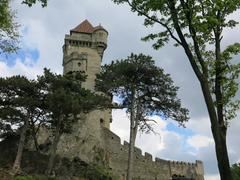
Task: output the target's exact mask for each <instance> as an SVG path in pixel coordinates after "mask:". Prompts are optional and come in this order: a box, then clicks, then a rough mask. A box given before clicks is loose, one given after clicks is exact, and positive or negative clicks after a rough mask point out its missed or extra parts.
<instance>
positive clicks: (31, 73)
mask: <svg viewBox="0 0 240 180" xmlns="http://www.w3.org/2000/svg"><path fill="white" fill-rule="evenodd" d="M42 73H43V70H42V69H39V68H38V67H37V66H36V64H33V63H32V60H30V59H28V58H27V59H26V63H25V62H22V61H21V60H19V59H17V60H16V64H15V65H14V66H11V67H9V66H7V64H6V63H5V62H3V61H0V76H1V77H9V76H14V75H19V74H20V75H24V76H26V77H28V78H30V79H34V78H36V77H37V75H39V74H42Z"/></svg>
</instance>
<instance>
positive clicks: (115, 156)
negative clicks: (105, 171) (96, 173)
mask: <svg viewBox="0 0 240 180" xmlns="http://www.w3.org/2000/svg"><path fill="white" fill-rule="evenodd" d="M103 132H104V139H105V148H106V149H105V150H106V153H107V156H108V163H109V167H110V168H111V169H112V171H113V173H114V174H117V175H119V176H121V177H122V179H124V178H125V177H126V171H127V159H128V147H129V143H128V142H126V141H124V143H123V144H121V139H120V137H119V136H117V135H116V134H114V133H113V132H112V131H110V130H109V129H107V128H104V127H103ZM203 174H204V172H203V164H202V162H201V161H196V162H195V163H186V162H179V161H168V160H163V159H160V158H155V159H154V160H153V157H152V155H151V154H149V153H147V152H145V153H144V155H143V153H142V150H141V149H139V148H137V147H135V148H134V170H133V176H134V178H135V179H141V180H169V179H172V177H174V176H175V177H182V178H183V177H185V179H192V180H203V179H204V178H203Z"/></svg>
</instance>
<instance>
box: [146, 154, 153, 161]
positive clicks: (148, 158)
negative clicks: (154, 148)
mask: <svg viewBox="0 0 240 180" xmlns="http://www.w3.org/2000/svg"><path fill="white" fill-rule="evenodd" d="M144 156H145V159H146V160H147V161H152V162H153V159H152V155H151V154H149V153H147V152H145V154H144Z"/></svg>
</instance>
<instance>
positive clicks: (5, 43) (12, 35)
mask: <svg viewBox="0 0 240 180" xmlns="http://www.w3.org/2000/svg"><path fill="white" fill-rule="evenodd" d="M37 1H38V2H40V3H41V5H42V7H46V6H47V0H24V1H22V3H23V4H26V5H28V6H29V7H31V6H32V5H33V4H35V3H37ZM18 27H19V24H18V23H16V22H15V12H14V11H13V10H12V9H11V8H10V1H9V0H1V1H0V54H2V53H4V54H8V53H14V52H16V51H17V50H18V49H19V32H18Z"/></svg>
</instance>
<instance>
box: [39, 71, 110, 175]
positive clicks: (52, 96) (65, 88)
mask: <svg viewBox="0 0 240 180" xmlns="http://www.w3.org/2000/svg"><path fill="white" fill-rule="evenodd" d="M85 78H86V76H85V75H84V74H82V73H81V72H73V73H69V74H66V75H63V76H62V75H56V74H53V73H51V72H50V71H49V70H46V69H45V73H44V76H42V77H41V78H40V79H39V81H40V82H44V83H45V86H46V87H48V88H47V105H48V110H49V112H50V114H51V115H50V120H49V123H50V124H51V128H52V130H53V141H52V146H51V148H50V157H49V162H48V167H47V171H46V174H48V175H50V174H51V173H52V169H53V166H54V159H55V156H56V151H57V146H58V143H59V140H60V138H61V136H62V134H63V133H71V130H72V126H73V125H74V124H73V123H74V122H76V121H77V120H79V117H80V115H81V113H86V112H88V111H91V110H93V109H98V108H103V107H104V106H105V105H107V103H108V102H109V100H110V99H109V98H107V97H105V96H102V95H97V94H95V93H93V92H91V91H89V90H86V89H84V88H82V82H84V81H85Z"/></svg>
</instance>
